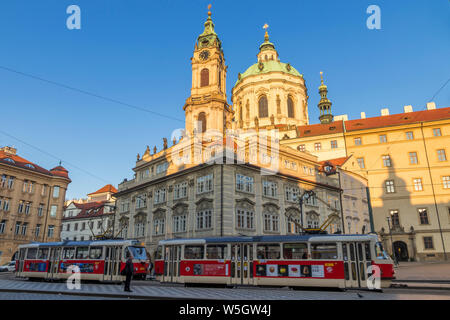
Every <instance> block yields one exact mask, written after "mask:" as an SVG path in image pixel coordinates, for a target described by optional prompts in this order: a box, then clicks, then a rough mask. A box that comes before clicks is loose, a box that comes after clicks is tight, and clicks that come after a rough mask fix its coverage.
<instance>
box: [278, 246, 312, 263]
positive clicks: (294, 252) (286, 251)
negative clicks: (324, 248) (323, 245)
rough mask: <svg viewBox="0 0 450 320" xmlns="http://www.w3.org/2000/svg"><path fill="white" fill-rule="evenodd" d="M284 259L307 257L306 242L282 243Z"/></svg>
mask: <svg viewBox="0 0 450 320" xmlns="http://www.w3.org/2000/svg"><path fill="white" fill-rule="evenodd" d="M283 257H284V259H294V260H300V259H308V245H307V244H306V243H285V244H283Z"/></svg>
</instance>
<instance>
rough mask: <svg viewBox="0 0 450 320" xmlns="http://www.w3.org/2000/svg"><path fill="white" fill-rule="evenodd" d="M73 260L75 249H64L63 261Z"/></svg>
mask: <svg viewBox="0 0 450 320" xmlns="http://www.w3.org/2000/svg"><path fill="white" fill-rule="evenodd" d="M73 258H75V248H64V251H63V259H73Z"/></svg>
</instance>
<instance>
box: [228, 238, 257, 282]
mask: <svg viewBox="0 0 450 320" xmlns="http://www.w3.org/2000/svg"><path fill="white" fill-rule="evenodd" d="M231 283H232V284H238V285H239V284H253V244H243V243H237V244H232V245H231Z"/></svg>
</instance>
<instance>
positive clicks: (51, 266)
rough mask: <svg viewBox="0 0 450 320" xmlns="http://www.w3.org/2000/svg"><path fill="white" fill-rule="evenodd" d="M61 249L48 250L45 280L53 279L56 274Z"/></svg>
mask: <svg viewBox="0 0 450 320" xmlns="http://www.w3.org/2000/svg"><path fill="white" fill-rule="evenodd" d="M60 249H61V248H50V252H49V258H48V268H47V279H53V278H55V276H56V274H57V273H58V265H59V253H60Z"/></svg>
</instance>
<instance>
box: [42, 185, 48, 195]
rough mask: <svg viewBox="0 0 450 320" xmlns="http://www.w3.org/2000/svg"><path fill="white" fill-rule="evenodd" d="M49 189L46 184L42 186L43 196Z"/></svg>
mask: <svg viewBox="0 0 450 320" xmlns="http://www.w3.org/2000/svg"><path fill="white" fill-rule="evenodd" d="M46 189H47V186H46V185H45V184H43V185H42V189H41V196H44V195H45V191H46Z"/></svg>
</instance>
